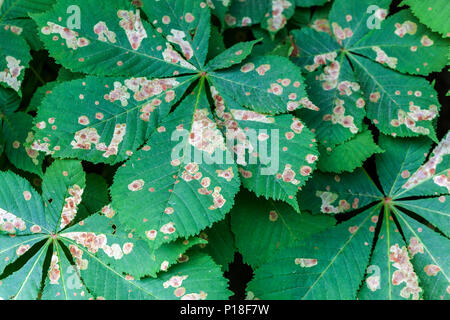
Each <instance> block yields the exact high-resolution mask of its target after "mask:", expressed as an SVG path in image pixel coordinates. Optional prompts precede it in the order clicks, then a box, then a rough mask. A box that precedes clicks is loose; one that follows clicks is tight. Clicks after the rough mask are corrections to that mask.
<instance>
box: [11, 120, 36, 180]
mask: <svg viewBox="0 0 450 320" xmlns="http://www.w3.org/2000/svg"><path fill="white" fill-rule="evenodd" d="M32 123H33V118H32V117H31V116H30V115H29V114H26V113H23V112H15V113H12V114H10V115H7V116H4V117H3V128H2V129H3V130H2V134H3V136H4V137H5V145H6V147H5V153H6V156H7V157H8V159H9V160H10V161H11V162H12V163H13V164H14V166H16V167H17V168H18V169H22V170H24V171H28V172H32V173H35V174H37V175H39V176H42V161H43V159H44V155H43V154H39V152H37V151H35V150H32V149H31V147H30V146H29V145H28V144H29V143H30V142H31V141H33V132H32Z"/></svg>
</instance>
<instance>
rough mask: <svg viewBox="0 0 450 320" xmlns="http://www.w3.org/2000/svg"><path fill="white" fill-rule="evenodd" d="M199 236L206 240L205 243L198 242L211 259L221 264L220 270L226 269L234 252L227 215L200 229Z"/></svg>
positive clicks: (231, 260)
mask: <svg viewBox="0 0 450 320" xmlns="http://www.w3.org/2000/svg"><path fill="white" fill-rule="evenodd" d="M200 237H201V238H202V239H205V240H207V241H208V243H207V244H200V246H201V247H204V248H205V249H204V250H205V251H206V252H207V253H208V254H209V255H210V256H211V257H212V258H213V260H214V261H215V262H216V263H217V264H218V265H220V266H222V271H228V268H229V264H230V263H231V262H233V260H234V253H235V252H236V247H235V245H234V236H233V234H232V232H231V227H230V219H229V215H227V216H226V217H225V219H224V220H222V221H219V222H216V223H215V224H213V225H212V227H211V228H207V229H206V230H205V231H202V232H201V233H200Z"/></svg>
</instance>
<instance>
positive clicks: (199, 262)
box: [77, 247, 230, 300]
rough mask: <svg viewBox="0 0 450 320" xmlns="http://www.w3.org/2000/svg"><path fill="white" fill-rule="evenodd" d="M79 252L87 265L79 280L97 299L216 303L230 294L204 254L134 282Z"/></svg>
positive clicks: (87, 253)
mask: <svg viewBox="0 0 450 320" xmlns="http://www.w3.org/2000/svg"><path fill="white" fill-rule="evenodd" d="M79 249H80V250H81V252H82V254H83V259H85V260H86V261H87V264H88V267H87V269H85V270H80V274H81V277H82V279H83V282H84V283H85V284H86V286H87V287H88V288H89V289H90V292H91V293H92V295H93V296H94V297H96V298H97V299H108V300H169V299H170V300H175V299H189V298H191V299H195V300H204V299H212V300H219V299H227V298H228V297H229V295H230V292H229V291H228V290H227V282H226V280H225V279H224V278H223V275H222V272H221V270H220V267H219V266H218V265H216V264H215V263H214V262H213V261H212V259H211V258H210V257H208V256H206V255H201V254H198V255H195V256H190V257H189V261H188V262H187V263H182V264H179V265H177V266H175V267H173V268H171V269H170V270H169V271H168V272H167V273H165V274H162V275H161V276H159V277H158V278H145V279H142V280H134V279H133V277H130V276H127V275H124V274H122V273H119V272H117V271H115V270H114V269H113V268H111V267H110V266H108V265H107V264H105V263H104V262H103V261H102V260H100V259H99V258H97V257H96V256H95V255H94V254H93V253H91V252H90V251H88V250H86V249H85V248H84V247H79ZM77 254H79V251H77Z"/></svg>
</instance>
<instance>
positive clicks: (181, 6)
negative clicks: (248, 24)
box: [142, 0, 210, 68]
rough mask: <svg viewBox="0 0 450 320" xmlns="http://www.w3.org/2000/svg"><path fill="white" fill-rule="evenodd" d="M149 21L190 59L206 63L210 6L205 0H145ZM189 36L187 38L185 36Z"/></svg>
mask: <svg viewBox="0 0 450 320" xmlns="http://www.w3.org/2000/svg"><path fill="white" fill-rule="evenodd" d="M142 3H143V6H142V10H143V11H144V12H145V13H146V14H147V16H148V19H149V21H152V24H153V26H154V27H155V28H156V29H157V31H158V32H160V33H161V34H162V35H163V36H164V37H165V38H166V39H167V40H168V41H169V42H171V43H173V46H174V48H175V49H177V50H178V51H179V52H182V53H183V56H184V57H185V58H186V60H187V61H188V63H191V64H193V65H194V66H195V67H197V68H201V67H203V65H204V63H205V59H206V55H207V53H208V42H209V32H210V23H209V20H210V9H209V7H208V6H207V5H206V3H205V2H204V1H202V0H181V1H180V0H163V1H159V0H143V1H142ZM185 37H186V39H184V38H185Z"/></svg>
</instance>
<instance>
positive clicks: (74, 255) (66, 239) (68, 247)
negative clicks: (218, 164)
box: [0, 160, 229, 299]
mask: <svg viewBox="0 0 450 320" xmlns="http://www.w3.org/2000/svg"><path fill="white" fill-rule="evenodd" d="M0 175H1V177H0V178H1V179H0V181H1V182H0V183H1V188H0V238H1V239H0V241H1V243H2V244H4V246H2V249H1V250H0V257H1V258H2V260H1V261H2V262H1V264H0V279H1V282H0V297H2V298H4V299H36V298H38V296H42V298H43V299H89V298H101V297H103V298H107V299H176V298H184V299H187V298H193V299H205V298H212V299H214V298H216V299H219V298H221V299H224V298H226V297H227V296H228V295H229V292H228V291H227V290H226V281H225V280H224V279H223V278H222V275H221V271H220V267H219V266H217V265H216V264H214V263H213V262H212V260H211V258H209V257H207V256H205V255H201V254H200V255H193V256H190V259H189V261H188V262H185V263H184V264H183V265H182V266H180V267H177V268H176V270H173V267H172V265H173V264H175V263H176V262H178V260H179V258H180V256H182V254H183V253H185V251H186V250H188V249H189V248H190V247H192V246H195V245H198V244H204V243H205V241H204V240H202V239H200V238H190V239H179V240H177V241H175V242H171V243H169V244H167V245H164V246H160V247H159V248H158V249H157V250H156V249H155V250H152V249H151V248H150V247H149V245H148V242H147V241H146V240H143V239H142V238H139V237H138V235H137V233H135V232H134V231H125V230H126V229H125V228H124V227H122V225H121V223H120V221H119V220H118V219H117V216H116V211H115V210H114V208H112V207H111V205H107V206H105V207H103V208H102V210H101V214H94V215H91V216H89V217H88V218H86V219H84V220H82V221H80V222H78V223H74V221H75V218H76V217H77V214H78V213H79V212H78V209H79V204H80V203H81V198H82V195H83V192H84V180H85V178H84V172H83V171H82V168H81V164H80V162H77V161H74V160H57V161H55V162H54V163H53V164H52V165H51V166H50V167H49V168H48V169H47V171H46V173H45V176H44V183H43V195H42V198H41V196H40V195H39V194H38V193H36V192H35V191H34V190H33V188H32V187H31V186H30V184H29V183H28V181H26V180H25V179H23V178H20V177H18V176H16V175H15V174H13V173H10V172H4V173H3V172H2V173H0ZM50 200H51V201H50ZM44 203H45V206H44ZM58 212H59V215H58V214H57V213H58ZM46 259H49V261H47V260H46ZM46 261H47V262H46ZM46 266H47V267H48V269H45V267H46ZM169 268H170V269H169ZM205 269H208V270H209V272H207V273H205V272H204V270H205ZM11 270H12V271H11ZM167 270H168V271H167ZM161 271H166V273H164V275H162V276H159V277H158V278H157V279H150V278H148V277H147V276H151V277H156V274H157V273H159V272H161ZM181 274H183V275H182V276H181ZM175 276H179V277H181V278H182V279H181V278H178V277H175ZM186 276H187V277H186ZM172 277H175V278H172ZM187 278H189V281H186V283H185V285H184V287H183V288H184V289H183V288H180V289H178V287H180V286H181V283H180V281H183V280H186V279H187ZM42 279H45V282H44V287H43V290H42V292H41V280H42ZM99 279H103V280H104V281H99ZM135 279H136V280H135ZM212 283H214V287H213V286H212ZM168 287H172V289H171V290H163V289H166V288H168ZM176 289H178V290H176ZM41 294H42V295H41Z"/></svg>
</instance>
